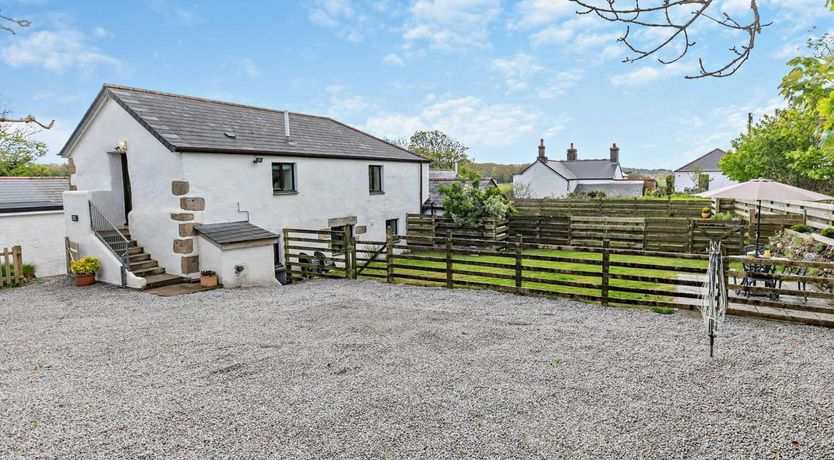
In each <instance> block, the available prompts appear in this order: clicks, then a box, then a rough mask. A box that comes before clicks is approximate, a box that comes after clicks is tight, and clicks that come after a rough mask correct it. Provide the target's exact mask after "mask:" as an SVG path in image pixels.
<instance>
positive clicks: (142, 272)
mask: <svg viewBox="0 0 834 460" xmlns="http://www.w3.org/2000/svg"><path fill="white" fill-rule="evenodd" d="M130 272H131V273H133V274H134V275H136V276H138V277H140V278H146V277H148V276H151V275H161V274H163V273H165V269H164V268H162V267H151V268H140V269H138V270H131V271H130Z"/></svg>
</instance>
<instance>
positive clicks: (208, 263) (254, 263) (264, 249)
mask: <svg viewBox="0 0 834 460" xmlns="http://www.w3.org/2000/svg"><path fill="white" fill-rule="evenodd" d="M197 240H198V243H197V245H198V246H199V251H200V271H204V270H213V271H214V272H215V273H217V278H218V282H219V283H220V284H222V285H223V287H226V288H232V287H246V286H266V285H270V284H272V285H277V284H278V280H276V279H275V263H274V252H273V248H272V245H265V246H255V247H251V248H238V249H221V248H220V247H218V246H216V245H214V244H213V243H211V242H210V241H208V240H206V239H205V238H203V237H199V238H197ZM237 265H241V266H243V271H241V272H237V271H236V266H237Z"/></svg>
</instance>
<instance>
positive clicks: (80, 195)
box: [61, 85, 429, 288]
mask: <svg viewBox="0 0 834 460" xmlns="http://www.w3.org/2000/svg"><path fill="white" fill-rule="evenodd" d="M61 155H62V156H64V157H67V158H68V159H69V162H70V164H71V169H72V170H73V171H74V174H73V175H72V176H71V184H72V185H71V187H72V190H73V191H70V192H66V193H65V194H64V209H65V215H66V232H67V236H68V237H69V238H70V239H71V240H72V241H73V242H77V243H79V244H80V245H81V253H82V255H94V256H97V257H99V258H100V259H102V263H103V268H102V271H101V272H99V278H100V279H102V280H103V281H106V282H110V283H115V284H118V283H121V282H122V281H123V279H124V283H125V284H126V285H128V286H131V287H136V288H142V287H150V286H157V285H163V284H166V283H176V282H179V281H181V280H182V278H183V277H194V276H196V275H198V274H199V272H200V271H201V270H207V269H209V270H214V271H217V272H218V274H219V275H220V282H221V283H222V284H224V285H225V286H242V285H257V284H270V283H274V282H275V278H274V266H275V265H276V264H277V263H278V260H279V259H280V258H281V257H282V256H281V255H280V254H279V253H280V245H278V244H276V243H277V242H278V238H279V235H280V234H281V231H282V229H284V228H311V229H331V228H336V227H338V228H340V229H344V227H345V226H348V227H350V229H353V227H354V226H356V227H359V226H362V227H364V228H365V229H366V232H367V235H366V236H367V237H368V238H369V239H375V240H379V239H383V238H384V236H385V232H386V228H387V227H397V228H399V229H402V228H403V227H404V223H405V218H406V213H419V212H420V209H421V206H422V204H423V202H424V199H425V197H427V196H428V176H429V174H428V166H429V161H428V160H426V159H424V158H423V157H420V156H418V155H415V154H413V153H411V152H409V151H407V150H404V149H401V148H399V147H397V146H395V145H392V144H390V143H388V142H385V141H383V140H381V139H378V138H376V137H374V136H371V135H369V134H366V133H364V132H362V131H359V130H358V129H356V128H353V127H350V126H348V125H345V124H343V123H340V122H338V121H336V120H333V119H331V118H327V117H321V116H314V115H306V114H301V113H293V112H286V111H278V110H270V109H264V108H259V107H252V106H247V105H241V104H233V103H228V102H221V101H214V100H208V99H201V98H196V97H188V96H181V95H176V94H169V93H162V92H157V91H150V90H145V89H136V88H127V87H121V86H115V85H104V87H103V88H102V90H101V92H100V93H99V95H98V96H97V97H96V99H95V101H94V102H93V104H92V106H91V107H90V109H89V110H88V111H87V113H86V115H85V116H84V118H83V119H82V121H81V123H80V124H79V125H78V127H77V128H76V130H75V132H74V133H73V134H72V136H71V137H70V139H69V141H68V142H67V144H66V146H65V147H64V148H63V150H62V151H61ZM114 227H115V228H117V229H118V230H119V232H121V233H123V234H125V235H126V236H127V239H128V240H129V241H130V242H129V243H128V244H129V246H130V249H129V251H128V252H129V257H128V260H127V263H124V264H123V263H122V260H120V258H119V256H117V254H121V249H120V248H121V246H120V245H121V244H122V241H123V240H122V239H121V237H120V236H119V235H118V234H116V233H115V231H114V230H113V228H114ZM114 248H115V249H116V250H115V251H114V250H113V249H114ZM123 267H124V268H125V269H124V270H123V269H122V268H123ZM230 267H231V268H230Z"/></svg>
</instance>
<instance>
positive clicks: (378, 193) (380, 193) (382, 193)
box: [370, 192, 385, 195]
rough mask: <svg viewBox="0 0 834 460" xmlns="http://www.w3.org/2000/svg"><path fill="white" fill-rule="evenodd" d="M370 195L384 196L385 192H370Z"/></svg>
mask: <svg viewBox="0 0 834 460" xmlns="http://www.w3.org/2000/svg"><path fill="white" fill-rule="evenodd" d="M370 193H371V195H385V192H370Z"/></svg>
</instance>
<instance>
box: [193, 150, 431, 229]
mask: <svg viewBox="0 0 834 460" xmlns="http://www.w3.org/2000/svg"><path fill="white" fill-rule="evenodd" d="M254 158H255V155H251V156H250V155H217V154H195V153H191V154H185V155H183V165H184V168H185V176H186V180H188V181H189V182H190V184H191V195H193V196H200V197H204V198H205V200H206V210H205V212H203V213H202V215H201V216H200V217H199V222H201V223H207V224H210V223H217V222H229V221H241V220H247V216H248V219H249V221H250V222H252V223H253V224H255V225H257V226H259V227H262V228H265V229H267V230H269V231H272V232H274V233H276V234H281V231H282V230H283V229H284V228H288V227H291V228H305V229H326V228H328V223H327V221H328V219H333V218H339V217H351V216H355V217H356V218H357V223H356V225H364V226H367V233H366V234H365V235H360V238H362V239H372V240H381V239H384V238H385V221H386V220H387V219H399V228H400V229H401V232H404V231H405V225H406V214H408V213H415V214H417V213H419V212H420V204H421V203H420V199H421V196H420V190H421V189H422V190H423V198H425V197H426V196H427V195H426V194H427V193H428V171H427V170H425V168H424V167H422V166H421V165H420V164H418V163H412V162H396V161H387V162H386V161H364V160H363V161H360V160H338V159H333V158H302V157H278V156H272V157H270V156H263V158H264V160H263V163H257V164H256V163H253V162H252V160H253V159H254ZM273 162H284V163H295V164H296V177H297V183H296V188H297V189H298V193H295V194H273V192H272V163H273ZM371 164H374V165H382V166H383V189H384V191H385V193H383V194H371V193H370V192H369V191H368V165H371ZM420 169H424V172H423V183H422V184H421V183H420ZM238 206H239V208H240V209H241V210H242V212H239V211H238Z"/></svg>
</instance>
